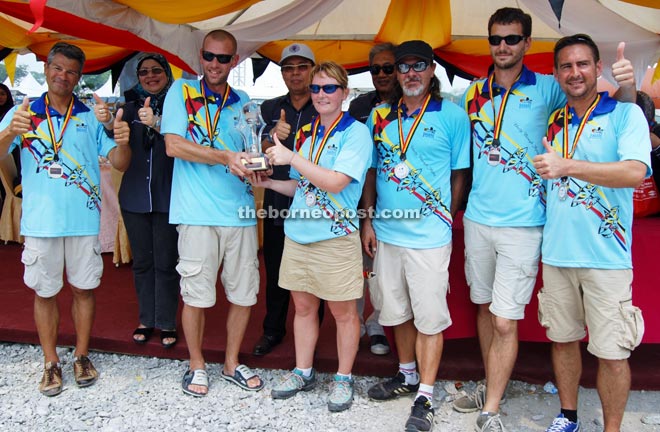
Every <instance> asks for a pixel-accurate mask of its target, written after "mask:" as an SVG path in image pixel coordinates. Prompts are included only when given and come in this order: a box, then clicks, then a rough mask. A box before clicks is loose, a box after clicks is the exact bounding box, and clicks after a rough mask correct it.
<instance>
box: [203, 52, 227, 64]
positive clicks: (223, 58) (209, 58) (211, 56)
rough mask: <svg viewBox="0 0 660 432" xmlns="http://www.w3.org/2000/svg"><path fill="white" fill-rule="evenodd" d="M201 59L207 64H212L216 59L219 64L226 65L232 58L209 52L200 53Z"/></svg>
mask: <svg viewBox="0 0 660 432" xmlns="http://www.w3.org/2000/svg"><path fill="white" fill-rule="evenodd" d="M202 58H203V59H204V60H206V61H207V62H212V61H213V59H216V60H217V61H218V63H220V64H227V63H229V62H230V61H231V59H232V58H234V56H233V55H232V54H215V53H212V52H211V51H202Z"/></svg>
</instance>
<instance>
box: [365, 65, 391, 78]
mask: <svg viewBox="0 0 660 432" xmlns="http://www.w3.org/2000/svg"><path fill="white" fill-rule="evenodd" d="M381 70H382V71H383V73H384V74H385V75H392V74H393V73H394V65H393V64H389V63H386V64H384V65H382V66H381V65H377V64H375V65H371V67H370V68H369V72H371V75H378V74H379V73H380V71H381Z"/></svg>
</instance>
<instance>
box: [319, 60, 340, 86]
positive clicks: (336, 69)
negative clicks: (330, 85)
mask: <svg viewBox="0 0 660 432" xmlns="http://www.w3.org/2000/svg"><path fill="white" fill-rule="evenodd" d="M320 73H324V74H326V75H327V76H328V78H333V79H334V80H335V81H337V84H339V85H340V86H342V87H344V88H348V73H347V72H346V69H344V68H343V66H342V65H340V64H338V63H335V62H333V61H326V62H321V63H319V64H317V65H316V66H314V68H313V69H312V72H311V73H310V80H313V79H314V75H318V74H320Z"/></svg>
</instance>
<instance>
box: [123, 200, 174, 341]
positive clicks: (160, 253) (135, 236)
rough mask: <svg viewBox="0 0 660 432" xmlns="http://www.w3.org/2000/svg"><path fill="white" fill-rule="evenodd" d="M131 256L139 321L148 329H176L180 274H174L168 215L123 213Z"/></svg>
mask: <svg viewBox="0 0 660 432" xmlns="http://www.w3.org/2000/svg"><path fill="white" fill-rule="evenodd" d="M121 214H122V216H123V217H124V224H125V225H126V232H127V233H128V240H129V243H130V245H131V251H132V253H133V280H134V282H135V291H136V293H137V299H138V305H139V310H140V313H139V320H140V323H141V324H144V325H145V326H147V327H156V328H159V329H164V330H173V329H175V328H176V312H177V309H178V307H179V274H178V273H177V271H176V264H177V259H178V257H179V254H178V251H177V240H178V237H179V234H178V232H177V230H176V225H170V223H169V222H168V219H169V214H168V213H155V212H154V213H132V212H129V211H125V210H122V212H121Z"/></svg>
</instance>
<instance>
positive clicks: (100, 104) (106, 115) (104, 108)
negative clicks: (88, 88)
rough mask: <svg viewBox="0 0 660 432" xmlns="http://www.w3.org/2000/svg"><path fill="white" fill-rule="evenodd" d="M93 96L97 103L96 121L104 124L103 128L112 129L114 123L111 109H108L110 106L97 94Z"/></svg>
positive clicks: (95, 107) (95, 106) (95, 105)
mask: <svg viewBox="0 0 660 432" xmlns="http://www.w3.org/2000/svg"><path fill="white" fill-rule="evenodd" d="M92 96H93V97H94V101H95V104H94V115H95V116H96V119H97V120H98V121H99V122H100V123H103V126H105V128H106V129H110V126H112V124H111V123H110V122H111V121H112V113H111V112H110V108H108V104H106V103H105V101H104V100H103V99H101V98H100V97H99V95H97V94H96V93H93V94H92Z"/></svg>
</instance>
